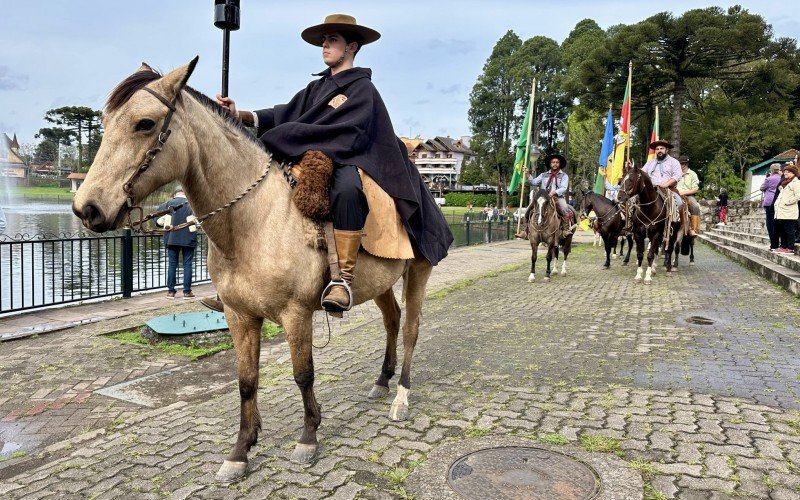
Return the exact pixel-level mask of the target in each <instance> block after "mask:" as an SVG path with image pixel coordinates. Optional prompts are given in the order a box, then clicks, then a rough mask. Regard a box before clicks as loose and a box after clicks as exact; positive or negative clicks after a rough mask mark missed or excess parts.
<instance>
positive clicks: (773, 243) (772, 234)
mask: <svg viewBox="0 0 800 500" xmlns="http://www.w3.org/2000/svg"><path fill="white" fill-rule="evenodd" d="M764 212H766V214H767V233H769V247H770V248H778V232H777V231H776V230H775V207H774V206H773V205H770V206H768V207H764Z"/></svg>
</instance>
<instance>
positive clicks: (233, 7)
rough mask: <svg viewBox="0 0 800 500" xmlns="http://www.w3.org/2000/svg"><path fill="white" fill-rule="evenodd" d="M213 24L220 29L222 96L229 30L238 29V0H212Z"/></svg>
mask: <svg viewBox="0 0 800 500" xmlns="http://www.w3.org/2000/svg"><path fill="white" fill-rule="evenodd" d="M214 26H216V27H217V28H220V29H221V30H222V96H223V97H227V95H228V63H229V59H230V58H229V56H230V43H231V31H236V30H238V29H239V0H214Z"/></svg>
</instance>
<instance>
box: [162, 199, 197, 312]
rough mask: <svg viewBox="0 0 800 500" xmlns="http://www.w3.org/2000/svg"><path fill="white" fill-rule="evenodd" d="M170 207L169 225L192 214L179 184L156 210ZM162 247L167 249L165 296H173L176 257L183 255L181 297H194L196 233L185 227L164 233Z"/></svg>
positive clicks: (181, 221) (184, 220) (180, 222)
mask: <svg viewBox="0 0 800 500" xmlns="http://www.w3.org/2000/svg"><path fill="white" fill-rule="evenodd" d="M166 209H171V210H172V213H171V214H170V215H171V221H169V223H168V224H169V225H170V226H177V225H179V224H183V223H184V222H186V219H187V218H189V217H191V216H193V214H192V207H190V206H189V203H188V202H187V201H186V195H185V194H184V193H183V188H181V187H180V186H179V187H177V188H176V189H175V190H174V191H173V198H172V199H171V200H169V201H168V202H166V203H164V204H162V205H161V206H159V207H158V210H166ZM164 247H166V249H167V257H168V261H169V264H168V267H167V289H168V291H167V298H170V299H174V298H175V294H176V291H175V284H176V281H177V280H176V274H177V272H178V257H179V256H182V257H183V297H184V298H191V297H194V293H192V262H193V260H194V250H195V248H196V247H197V233H196V232H195V231H192V230H191V229H190V228H188V227H186V228H183V229H180V230H178V231H172V232H168V233H164Z"/></svg>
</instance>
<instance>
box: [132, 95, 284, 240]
mask: <svg viewBox="0 0 800 500" xmlns="http://www.w3.org/2000/svg"><path fill="white" fill-rule="evenodd" d="M143 90H146V91H147V92H149V93H150V94H152V95H153V96H154V97H155V98H156V99H158V100H159V101H161V102H162V103H163V104H164V105H165V106H167V108H169V111H168V112H167V116H166V117H165V118H164V124H163V125H162V126H161V130H160V131H159V133H158V137H157V138H156V142H155V144H153V147H152V148H150V149H148V150H147V153H145V156H144V161H142V163H141V164H140V165H139V167H138V168H137V169H136V171H135V172H134V173H133V174H132V175H131V176H130V177H129V178H128V180H127V181H125V184H123V186H122V189H123V191H125V194H126V195H128V196H127V198H126V200H125V206H126V207H127V208H128V214H127V216H126V219H127V220H126V222H127V225H128V227H130V228H131V229H133V230H134V231H136V232H137V233H146V234H164V233H170V232H173V231H180V230H181V229H185V228H187V227H190V226H201V225H202V223H203V221H205V220H206V219H208V218H210V217H213V216H215V215H217V214H218V213H220V212H222V211H223V210H226V209H228V208H230V207H231V206H233V205H235V204H236V203H237V202H238V201H239V200H241V199H242V198H244V197H245V196H246V195H247V193H249V192H250V191H252V190H253V189H255V187H256V186H258V185H259V184H261V181H263V180H264V179H265V178H266V177H267V174H269V170H270V166H271V164H272V157H271V156H270V158H269V161H267V167H266V168H265V169H264V173H262V174H261V175H260V176H259V177H258V179H256V180H255V181H254V182H253V183H252V184H250V186H248V187H247V189H245V190H244V191H242V192H241V193H240V194H239V195H238V196H236V197H235V198H233V199H232V200H231V201H229V202H228V203H226V204H225V205H223V206H221V207H219V208H217V209H216V210H212V211H211V212H209V213H207V214H205V215H201V216H200V217H197V218H195V219H194V220H192V221H186V222H183V223H181V224H178V225H176V226H166V227H164V228H153V229H147V228H145V227H144V224H145V223H146V222H149V221H151V220H153V219H156V218H158V217H161V216H162V215H166V214H169V213H173V212H174V211H175V210H176V209H178V208H180V207H182V206H184V205H186V204H188V202H183V203H181V204H180V205H175V206H172V207H169V208H166V209H164V210H159V211H157V212H152V213H150V214H148V215H144V209H143V208H142V207H140V206H137V205H134V204H133V197H134V194H133V183H134V182H136V180H137V179H138V178H139V176H141V175H142V174H143V173H144V172H146V171H147V169H148V168H150V164H151V163H152V162H153V159H154V158H155V157H156V155H158V153H160V152H161V150H162V149H163V148H164V144H165V143H166V142H167V139H169V136H170V134H171V133H172V131H171V130H170V128H169V125H170V122H171V121H172V116H173V114H174V113H175V100H173V101H172V102H170V101H168V100H167V99H166V98H164V96H162V95H161V94H159V93H157V92H155V91H154V90H152V89H150V88H149V87H143ZM178 95H180V91H179V92H178V93H177V94H176V99H177V96H178ZM280 168H281V171H282V172H283V175H284V177H285V178H286V181H287V182H288V183H289V185H290V186H291V187H294V186H295V185H296V184H297V180H296V179H295V177H294V176H293V175H292V173H291V167H289V168H287V166H286V164H285V163H283V162H282V163H281V164H280ZM134 212H138V213H139V218H138V219H137V220H133V218H132V217H131V214H133V213H134Z"/></svg>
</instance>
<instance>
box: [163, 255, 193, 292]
mask: <svg viewBox="0 0 800 500" xmlns="http://www.w3.org/2000/svg"><path fill="white" fill-rule="evenodd" d="M179 253H182V254H183V291H184V292H191V291H192V259H194V247H179V246H175V245H169V246H168V247H167V257H168V258H169V266H168V267H167V288H168V289H169V291H170V292H174V291H175V274H176V273H177V271H178V254H179Z"/></svg>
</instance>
